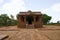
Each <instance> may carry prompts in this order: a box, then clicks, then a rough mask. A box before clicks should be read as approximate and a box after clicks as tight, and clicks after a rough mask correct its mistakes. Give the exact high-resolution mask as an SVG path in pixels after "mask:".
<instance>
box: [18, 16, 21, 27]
mask: <svg viewBox="0 0 60 40" xmlns="http://www.w3.org/2000/svg"><path fill="white" fill-rule="evenodd" d="M20 24H21V17H20V16H19V15H18V28H20Z"/></svg>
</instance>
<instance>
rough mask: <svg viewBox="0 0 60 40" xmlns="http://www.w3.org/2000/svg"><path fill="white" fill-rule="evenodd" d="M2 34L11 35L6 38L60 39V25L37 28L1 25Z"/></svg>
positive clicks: (0, 31) (9, 39) (12, 39)
mask: <svg viewBox="0 0 60 40" xmlns="http://www.w3.org/2000/svg"><path fill="white" fill-rule="evenodd" d="M1 34H5V35H9V37H8V38H7V39H5V40H60V26H54V25H44V26H43V28H37V29H21V28H17V26H9V27H1V28H0V35H1Z"/></svg>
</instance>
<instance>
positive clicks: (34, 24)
mask: <svg viewBox="0 0 60 40" xmlns="http://www.w3.org/2000/svg"><path fill="white" fill-rule="evenodd" d="M33 17H34V22H33V28H35V27H36V16H33Z"/></svg>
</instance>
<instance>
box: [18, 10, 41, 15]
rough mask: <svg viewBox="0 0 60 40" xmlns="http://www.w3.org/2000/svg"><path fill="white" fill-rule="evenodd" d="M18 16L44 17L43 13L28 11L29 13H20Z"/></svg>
mask: <svg viewBox="0 0 60 40" xmlns="http://www.w3.org/2000/svg"><path fill="white" fill-rule="evenodd" d="M18 15H42V13H41V12H32V11H28V12H19V14H18Z"/></svg>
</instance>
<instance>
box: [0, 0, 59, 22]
mask: <svg viewBox="0 0 60 40" xmlns="http://www.w3.org/2000/svg"><path fill="white" fill-rule="evenodd" d="M28 10H32V11H40V12H42V13H43V14H47V15H49V16H52V20H51V22H57V21H58V20H60V0H0V14H4V13H5V14H8V15H11V14H12V15H14V16H15V17H16V15H17V14H18V13H19V12H20V11H28Z"/></svg>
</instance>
